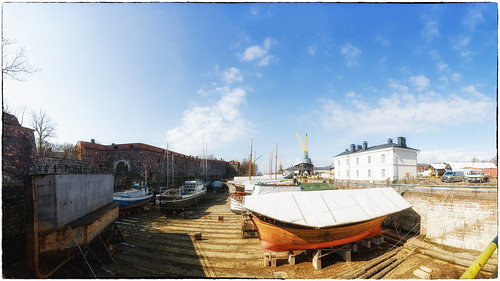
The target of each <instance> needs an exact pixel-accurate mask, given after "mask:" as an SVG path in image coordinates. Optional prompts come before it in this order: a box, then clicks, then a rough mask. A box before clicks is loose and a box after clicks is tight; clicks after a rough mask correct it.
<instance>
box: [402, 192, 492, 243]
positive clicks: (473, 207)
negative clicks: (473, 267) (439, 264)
mask: <svg viewBox="0 0 500 281" xmlns="http://www.w3.org/2000/svg"><path fill="white" fill-rule="evenodd" d="M403 197H404V198H405V199H406V200H408V202H410V204H411V205H412V206H413V208H412V209H413V210H414V211H415V212H416V213H417V214H419V215H420V233H421V234H424V235H426V236H427V238H429V239H431V241H434V242H436V243H439V244H444V245H448V246H453V247H457V248H462V249H471V250H478V251H483V250H484V249H485V248H486V247H487V246H488V244H489V243H490V242H491V240H492V239H493V238H495V236H496V235H497V230H498V222H497V221H498V216H497V214H498V212H497V207H498V202H497V191H496V189H494V190H492V189H489V190H486V189H485V190H481V189H476V190H474V189H465V188H463V189H459V188H442V189H438V190H436V189H434V190H432V191H431V190H430V189H426V188H421V189H414V190H413V191H405V192H404V193H403Z"/></svg>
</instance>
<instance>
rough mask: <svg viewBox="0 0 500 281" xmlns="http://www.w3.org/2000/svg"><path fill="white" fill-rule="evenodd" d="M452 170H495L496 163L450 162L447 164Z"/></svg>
mask: <svg viewBox="0 0 500 281" xmlns="http://www.w3.org/2000/svg"><path fill="white" fill-rule="evenodd" d="M446 166H449V167H450V168H451V170H453V171H456V170H463V169H494V168H496V167H497V166H495V164H494V163H476V162H449V163H447V164H446Z"/></svg>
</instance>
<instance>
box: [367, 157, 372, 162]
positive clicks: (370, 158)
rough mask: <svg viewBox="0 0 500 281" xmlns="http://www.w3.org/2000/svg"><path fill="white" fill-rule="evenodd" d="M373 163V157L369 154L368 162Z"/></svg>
mask: <svg viewBox="0 0 500 281" xmlns="http://www.w3.org/2000/svg"><path fill="white" fill-rule="evenodd" d="M371 163H372V157H371V156H368V164H371Z"/></svg>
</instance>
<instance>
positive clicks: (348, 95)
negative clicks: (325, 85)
mask: <svg viewBox="0 0 500 281" xmlns="http://www.w3.org/2000/svg"><path fill="white" fill-rule="evenodd" d="M345 96H346V98H354V97H355V96H356V93H355V92H353V91H349V92H348V93H347V94H346V95H345Z"/></svg>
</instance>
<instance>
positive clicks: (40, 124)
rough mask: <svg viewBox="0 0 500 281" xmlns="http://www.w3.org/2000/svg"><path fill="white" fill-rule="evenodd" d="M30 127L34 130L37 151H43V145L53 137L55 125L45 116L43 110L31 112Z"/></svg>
mask: <svg viewBox="0 0 500 281" xmlns="http://www.w3.org/2000/svg"><path fill="white" fill-rule="evenodd" d="M31 118H32V119H31V127H32V128H33V130H35V134H36V137H37V141H38V149H39V150H40V151H41V150H43V149H44V144H45V143H46V141H47V139H48V138H52V137H55V129H56V125H55V123H54V122H53V121H52V120H51V119H50V118H49V117H48V116H47V113H46V112H45V110H41V109H39V110H38V111H32V112H31Z"/></svg>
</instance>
